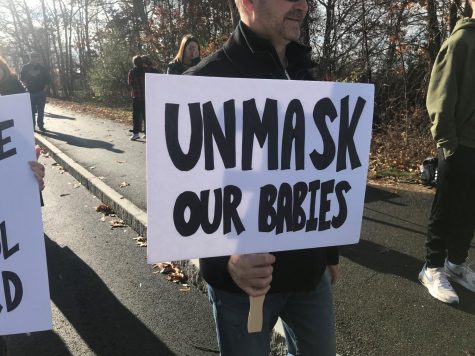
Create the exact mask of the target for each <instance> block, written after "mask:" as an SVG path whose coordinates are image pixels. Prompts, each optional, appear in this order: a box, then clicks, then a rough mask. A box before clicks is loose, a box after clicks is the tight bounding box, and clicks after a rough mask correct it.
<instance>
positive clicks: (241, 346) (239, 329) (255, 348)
mask: <svg viewBox="0 0 475 356" xmlns="http://www.w3.org/2000/svg"><path fill="white" fill-rule="evenodd" d="M208 294H209V299H210V301H211V304H212V305H213V313H214V320H215V322H216V333H217V336H218V344H219V348H220V350H221V355H223V356H233V355H236V356H242V355H246V356H267V355H269V353H270V336H271V331H272V329H273V327H274V325H275V324H276V322H277V319H278V317H279V316H280V318H281V319H282V323H283V326H284V331H285V338H286V340H287V347H288V355H289V356H292V355H295V356H296V355H301V356H320V355H322V356H335V354H336V341H335V319H334V315H333V302H332V293H331V285H330V280H329V277H328V276H327V274H326V273H325V274H324V275H323V276H322V280H321V281H320V283H319V285H318V286H317V288H315V290H314V291H312V292H307V293H274V294H268V295H266V298H265V301H264V308H263V325H262V332H260V333H252V334H249V333H248V332H247V318H248V314H249V297H248V296H247V295H245V294H236V293H228V292H225V291H222V290H218V289H216V288H213V287H211V286H209V285H208Z"/></svg>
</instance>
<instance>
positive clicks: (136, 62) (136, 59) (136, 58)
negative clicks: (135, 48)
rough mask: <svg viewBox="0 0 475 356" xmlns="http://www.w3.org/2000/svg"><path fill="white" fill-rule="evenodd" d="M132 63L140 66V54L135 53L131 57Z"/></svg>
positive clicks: (141, 61) (141, 62)
mask: <svg viewBox="0 0 475 356" xmlns="http://www.w3.org/2000/svg"><path fill="white" fill-rule="evenodd" d="M132 63H133V64H134V66H136V67H142V66H143V59H142V57H141V56H140V55H136V56H134V57H133V58H132Z"/></svg>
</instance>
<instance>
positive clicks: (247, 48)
mask: <svg viewBox="0 0 475 356" xmlns="http://www.w3.org/2000/svg"><path fill="white" fill-rule="evenodd" d="M310 51H311V50H310V48H308V47H305V46H302V45H300V44H298V43H294V42H293V43H290V44H289V45H288V46H287V59H288V61H289V65H288V67H287V73H288V75H289V76H290V78H291V79H298V80H315V79H314V78H313V77H312V75H311V73H310V69H311V68H312V67H313V66H314V64H313V62H312V61H311V59H310ZM184 74H186V75H198V76H212V77H235V78H261V79H288V78H287V75H286V71H285V70H284V68H283V67H282V65H281V64H280V61H279V59H278V57H277V53H276V51H275V49H274V47H273V46H272V44H271V43H270V42H268V41H266V40H263V39H261V38H259V37H258V36H257V35H256V34H254V33H253V32H252V31H251V30H250V29H249V28H248V27H247V26H246V25H244V24H243V23H242V22H241V23H239V25H238V26H237V28H236V30H235V31H234V32H233V34H232V36H231V38H230V39H229V40H228V42H226V44H225V45H224V46H223V48H221V49H220V50H218V51H217V52H216V53H214V54H213V55H211V56H209V57H207V58H205V59H203V60H202V61H201V62H200V63H199V64H198V65H197V66H195V67H193V68H191V69H190V70H188V71H186V72H185V73H184ZM272 254H273V255H274V256H275V257H276V262H275V263H274V266H273V267H274V272H273V275H272V283H271V290H270V291H269V293H275V292H301V291H310V290H313V289H315V287H316V286H317V284H318V282H319V281H320V278H321V276H322V274H323V273H324V271H325V269H326V266H327V264H331V265H334V264H338V248H336V247H330V248H312V249H305V250H295V251H282V252H274V253H272ZM228 260H229V256H224V257H212V258H202V259H200V270H201V273H202V275H203V278H204V279H205V280H206V282H208V283H209V284H210V285H211V286H213V287H215V288H218V289H222V290H226V291H229V292H238V293H239V292H240V293H243V291H242V290H241V289H240V288H239V287H238V286H237V285H236V284H235V283H234V281H233V280H232V278H231V276H230V275H229V273H228V271H227V263H228Z"/></svg>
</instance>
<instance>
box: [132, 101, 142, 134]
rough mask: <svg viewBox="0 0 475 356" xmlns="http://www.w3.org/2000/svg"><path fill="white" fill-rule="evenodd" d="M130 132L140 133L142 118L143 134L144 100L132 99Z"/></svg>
mask: <svg viewBox="0 0 475 356" xmlns="http://www.w3.org/2000/svg"><path fill="white" fill-rule="evenodd" d="M132 100H133V102H132V121H133V128H132V132H133V133H134V134H138V133H139V132H140V131H142V118H143V130H144V132H145V100H141V99H137V98H133V99H132Z"/></svg>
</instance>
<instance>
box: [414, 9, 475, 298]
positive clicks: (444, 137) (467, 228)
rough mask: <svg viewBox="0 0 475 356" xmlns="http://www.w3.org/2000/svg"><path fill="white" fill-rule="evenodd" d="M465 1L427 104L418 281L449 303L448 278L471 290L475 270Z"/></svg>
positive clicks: (473, 41) (471, 34) (473, 89)
mask: <svg viewBox="0 0 475 356" xmlns="http://www.w3.org/2000/svg"><path fill="white" fill-rule="evenodd" d="M468 3H470V5H471V7H472V18H466V19H461V20H459V22H457V25H456V26H455V28H454V30H453V32H452V34H451V35H450V37H449V38H448V39H447V40H446V41H445V42H444V44H443V45H442V47H441V49H440V51H439V54H438V55H437V58H436V61H435V63H434V66H433V68H432V74H431V78H430V82H429V89H428V91H427V102H426V104H427V111H428V113H429V116H430V119H431V121H432V127H431V132H432V136H433V137H434V140H435V142H436V143H437V148H438V175H437V191H436V193H435V196H434V200H433V203H432V209H431V212H430V217H429V224H428V229H427V239H426V249H427V252H426V263H425V265H424V267H423V268H422V270H421V272H420V273H419V280H420V281H421V283H422V284H423V285H424V286H425V287H426V288H427V289H428V291H429V293H430V294H431V295H432V296H433V297H434V298H436V299H438V300H440V301H442V302H445V303H449V304H452V303H458V302H459V297H458V295H457V293H456V292H455V290H454V289H453V287H452V285H451V284H450V282H449V280H448V278H450V279H451V280H452V281H454V282H456V283H458V284H460V285H462V286H463V287H465V288H467V289H469V290H471V291H472V292H475V272H474V271H473V270H472V269H471V268H470V266H469V264H468V263H467V257H468V251H469V249H470V244H471V241H472V240H473V234H474V231H475V100H473V96H474V93H475V0H470V1H468ZM474 298H475V296H474Z"/></svg>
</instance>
